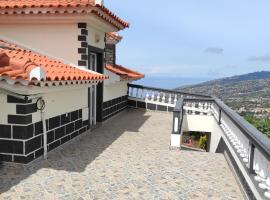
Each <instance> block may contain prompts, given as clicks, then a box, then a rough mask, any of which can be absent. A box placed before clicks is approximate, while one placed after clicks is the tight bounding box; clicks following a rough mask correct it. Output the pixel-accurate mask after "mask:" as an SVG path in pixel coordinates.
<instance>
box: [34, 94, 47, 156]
mask: <svg viewBox="0 0 270 200" xmlns="http://www.w3.org/2000/svg"><path fill="white" fill-rule="evenodd" d="M36 104H37V109H38V110H40V114H41V121H42V127H43V156H44V159H47V152H48V149H47V128H46V120H45V101H44V99H43V97H40V98H39V99H38V100H37V102H36Z"/></svg>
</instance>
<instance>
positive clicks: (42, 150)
mask: <svg viewBox="0 0 270 200" xmlns="http://www.w3.org/2000/svg"><path fill="white" fill-rule="evenodd" d="M43 154H44V149H43V148H41V149H39V150H37V151H35V158H38V157H40V156H42V155H43Z"/></svg>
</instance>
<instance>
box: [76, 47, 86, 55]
mask: <svg viewBox="0 0 270 200" xmlns="http://www.w3.org/2000/svg"><path fill="white" fill-rule="evenodd" d="M78 53H79V54H86V53H87V49H86V48H78Z"/></svg>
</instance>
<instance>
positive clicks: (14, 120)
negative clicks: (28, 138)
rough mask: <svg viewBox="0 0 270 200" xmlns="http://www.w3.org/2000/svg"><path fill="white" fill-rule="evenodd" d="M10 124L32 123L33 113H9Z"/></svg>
mask: <svg viewBox="0 0 270 200" xmlns="http://www.w3.org/2000/svg"><path fill="white" fill-rule="evenodd" d="M8 123H9V124H31V123H32V115H8Z"/></svg>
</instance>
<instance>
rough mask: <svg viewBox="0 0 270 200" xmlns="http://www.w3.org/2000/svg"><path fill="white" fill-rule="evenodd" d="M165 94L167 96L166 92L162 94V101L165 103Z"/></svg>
mask: <svg viewBox="0 0 270 200" xmlns="http://www.w3.org/2000/svg"><path fill="white" fill-rule="evenodd" d="M165 96H166V93H163V95H162V103H165Z"/></svg>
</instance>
